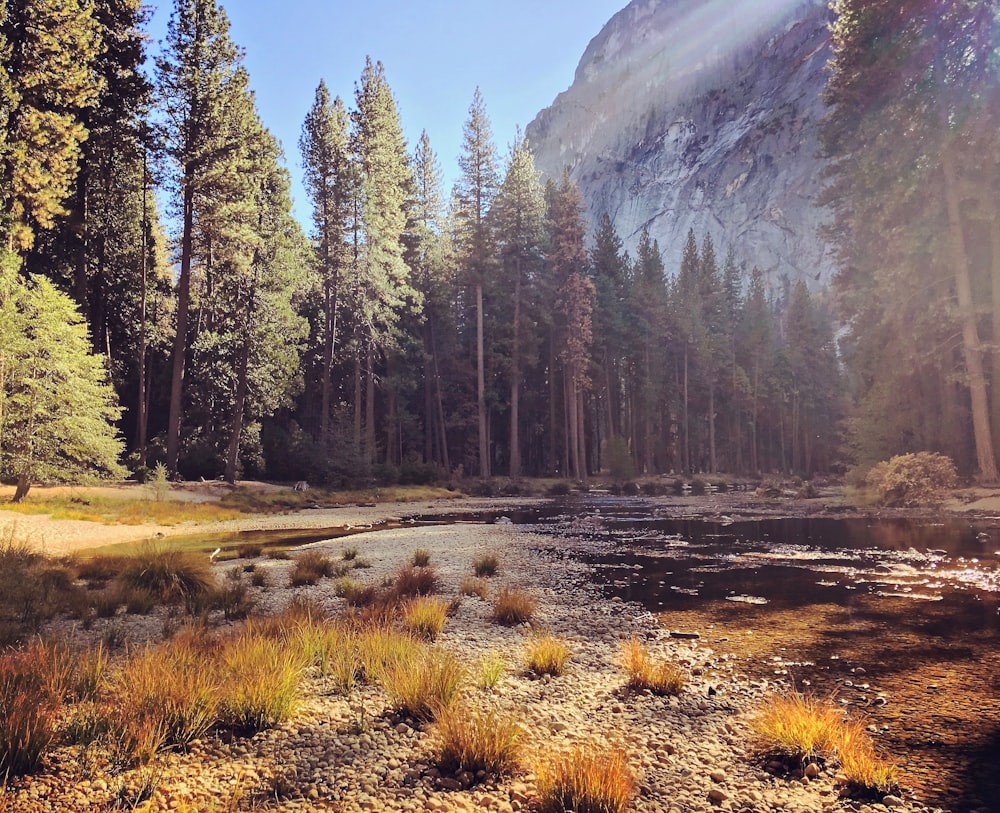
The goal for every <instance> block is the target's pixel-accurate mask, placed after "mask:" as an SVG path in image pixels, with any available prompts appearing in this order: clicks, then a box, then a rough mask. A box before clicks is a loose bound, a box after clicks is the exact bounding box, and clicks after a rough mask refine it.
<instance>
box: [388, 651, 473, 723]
mask: <svg viewBox="0 0 1000 813" xmlns="http://www.w3.org/2000/svg"><path fill="white" fill-rule="evenodd" d="M464 682H465V669H464V667H463V666H462V664H461V663H460V662H459V660H458V658H456V657H455V656H454V655H452V654H451V653H450V652H443V651H435V650H429V649H425V650H418V651H416V652H415V653H413V655H412V656H411V657H409V658H407V659H405V660H399V661H396V662H394V663H392V664H390V665H388V667H387V668H386V669H385V672H384V674H383V675H382V679H381V683H382V687H383V688H384V689H385V690H386V693H387V694H388V695H389V700H390V702H391V703H392V705H393V706H394V707H395V708H396V709H397V710H399V711H401V712H403V713H404V714H409V715H411V716H412V717H415V718H417V719H418V720H433V719H434V718H435V717H437V716H438V715H439V714H440V713H441V712H442V711H443V710H444V709H446V708H448V707H449V706H450V705H451V704H452V703H454V702H455V701H456V700H457V699H458V695H459V692H460V691H461V689H462V685H463V683H464Z"/></svg>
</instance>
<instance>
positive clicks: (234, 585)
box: [215, 567, 253, 621]
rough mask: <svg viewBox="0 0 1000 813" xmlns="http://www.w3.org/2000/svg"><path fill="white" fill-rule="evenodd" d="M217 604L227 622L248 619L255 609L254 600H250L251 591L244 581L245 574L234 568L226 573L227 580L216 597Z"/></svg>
mask: <svg viewBox="0 0 1000 813" xmlns="http://www.w3.org/2000/svg"><path fill="white" fill-rule="evenodd" d="M215 603H216V605H217V606H218V607H219V609H220V610H222V614H223V616H225V619H226V620H227V621H234V620H236V619H238V618H246V617H247V616H248V615H249V614H250V610H251V609H252V608H253V600H252V599H251V598H250V590H249V588H248V586H247V583H246V581H244V579H243V572H242V571H241V570H240V569H239V568H238V567H234V568H231V569H230V570H229V572H227V573H226V578H225V579H224V580H223V582H222V587H220V588H219V590H218V592H217V593H216V596H215Z"/></svg>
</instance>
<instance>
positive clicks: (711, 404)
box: [708, 378, 718, 474]
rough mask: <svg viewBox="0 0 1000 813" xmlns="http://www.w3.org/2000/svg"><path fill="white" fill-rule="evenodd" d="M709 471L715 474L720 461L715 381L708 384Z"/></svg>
mask: <svg viewBox="0 0 1000 813" xmlns="http://www.w3.org/2000/svg"><path fill="white" fill-rule="evenodd" d="M708 470H709V471H710V472H711V473H712V474H715V472H716V471H717V470H718V461H717V460H716V455H715V379H714V378H713V379H712V380H711V381H709V382H708Z"/></svg>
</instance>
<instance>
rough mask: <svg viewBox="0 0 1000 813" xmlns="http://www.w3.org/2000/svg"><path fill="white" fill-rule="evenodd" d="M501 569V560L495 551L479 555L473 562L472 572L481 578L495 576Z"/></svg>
mask: <svg viewBox="0 0 1000 813" xmlns="http://www.w3.org/2000/svg"><path fill="white" fill-rule="evenodd" d="M499 569H500V560H499V559H498V558H497V556H496V554H494V553H485V554H483V555H482V556H477V557H476V558H475V559H474V560H473V562H472V572H473V573H475V574H476V576H478V577H479V578H487V577H489V576H495V575H496V574H497V571H498V570H499Z"/></svg>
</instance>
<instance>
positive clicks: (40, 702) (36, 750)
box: [0, 643, 62, 779]
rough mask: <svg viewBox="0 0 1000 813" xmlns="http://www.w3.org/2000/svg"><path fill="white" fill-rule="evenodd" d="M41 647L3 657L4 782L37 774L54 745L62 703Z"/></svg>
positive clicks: (0, 747) (0, 753) (0, 729)
mask: <svg viewBox="0 0 1000 813" xmlns="http://www.w3.org/2000/svg"><path fill="white" fill-rule="evenodd" d="M50 658H51V655H50V653H49V652H47V651H46V648H45V647H44V646H43V645H42V644H40V643H34V644H31V645H30V646H28V647H27V648H26V649H22V650H16V651H10V652H6V653H4V654H2V655H0V779H2V778H4V777H7V776H20V775H23V774H26V773H30V772H32V771H34V770H35V769H36V768H37V767H38V766H39V764H40V763H41V761H42V758H43V756H44V755H45V753H46V751H48V749H49V747H50V746H51V745H52V743H53V741H54V740H55V736H56V723H57V721H58V717H59V713H60V711H61V709H62V700H61V698H60V696H59V694H58V692H57V691H55V690H54V688H53V686H52V685H51V683H50V681H49V680H48V674H49V672H50V668H51V664H50Z"/></svg>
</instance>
